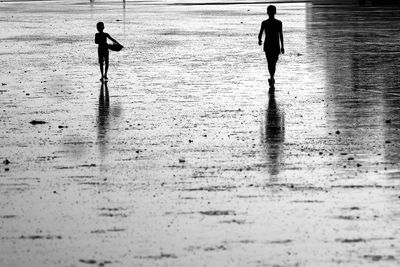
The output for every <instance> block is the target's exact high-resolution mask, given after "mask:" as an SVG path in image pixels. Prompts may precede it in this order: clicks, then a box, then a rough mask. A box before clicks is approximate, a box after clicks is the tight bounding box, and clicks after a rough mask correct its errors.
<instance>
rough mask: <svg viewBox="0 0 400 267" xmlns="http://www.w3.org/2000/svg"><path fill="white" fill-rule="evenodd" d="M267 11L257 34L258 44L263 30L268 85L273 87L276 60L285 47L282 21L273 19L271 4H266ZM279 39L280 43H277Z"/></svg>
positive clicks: (273, 7) (273, 10) (274, 8)
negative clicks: (268, 77) (268, 75)
mask: <svg viewBox="0 0 400 267" xmlns="http://www.w3.org/2000/svg"><path fill="white" fill-rule="evenodd" d="M267 13H268V17H269V18H268V19H267V20H264V21H263V22H262V23H261V29H260V33H259V34H258V44H259V45H261V44H262V41H261V38H262V35H263V32H265V40H264V52H265V56H266V57H267V62H268V71H269V74H270V76H271V78H270V79H268V82H269V85H270V86H271V87H273V86H274V84H275V79H274V76H275V69H276V62H277V61H278V57H279V54H280V53H282V54H284V53H285V49H284V47H283V33H282V22H281V21H280V20H277V19H275V14H276V7H275V6H273V5H270V6H268V8H267ZM279 40H280V44H281V45H279Z"/></svg>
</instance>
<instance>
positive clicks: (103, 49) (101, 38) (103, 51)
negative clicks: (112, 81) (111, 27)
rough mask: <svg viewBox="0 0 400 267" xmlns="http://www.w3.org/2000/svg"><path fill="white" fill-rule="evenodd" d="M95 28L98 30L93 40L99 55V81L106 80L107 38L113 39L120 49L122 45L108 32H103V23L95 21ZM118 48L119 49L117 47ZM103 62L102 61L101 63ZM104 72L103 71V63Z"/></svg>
mask: <svg viewBox="0 0 400 267" xmlns="http://www.w3.org/2000/svg"><path fill="white" fill-rule="evenodd" d="M96 26H97V30H98V31H99V32H98V33H96V35H95V38H94V42H95V43H96V44H98V45H99V47H98V55H99V64H100V72H101V79H100V81H107V80H108V78H107V72H108V56H109V53H108V49H109V48H110V46H109V45H108V43H107V38H108V39H110V40H111V41H113V42H114V43H116V44H118V46H119V47H121V49H122V47H123V46H122V45H121V44H119V43H118V42H117V41H116V40H115V39H113V38H112V37H111V36H110V35H109V34H108V33H105V32H104V23H103V22H98V23H97V25H96ZM119 50H120V49H119ZM103 62H104V63H103ZM104 64H105V66H104V72H103V65H104Z"/></svg>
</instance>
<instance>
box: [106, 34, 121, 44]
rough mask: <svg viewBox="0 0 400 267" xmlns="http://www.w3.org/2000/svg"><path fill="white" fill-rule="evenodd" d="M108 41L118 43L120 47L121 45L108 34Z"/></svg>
mask: <svg viewBox="0 0 400 267" xmlns="http://www.w3.org/2000/svg"><path fill="white" fill-rule="evenodd" d="M107 37H108V39H110V40H111V41H113V42H114V43H117V44H119V45H120V43H118V42H117V40H115V39H114V38H112V37H111V36H110V35H109V34H107Z"/></svg>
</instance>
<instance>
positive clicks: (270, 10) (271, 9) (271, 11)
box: [267, 5, 276, 17]
mask: <svg viewBox="0 0 400 267" xmlns="http://www.w3.org/2000/svg"><path fill="white" fill-rule="evenodd" d="M267 14H268V16H272V17H273V16H275V14H276V7H275V6H274V5H269V6H268V7H267Z"/></svg>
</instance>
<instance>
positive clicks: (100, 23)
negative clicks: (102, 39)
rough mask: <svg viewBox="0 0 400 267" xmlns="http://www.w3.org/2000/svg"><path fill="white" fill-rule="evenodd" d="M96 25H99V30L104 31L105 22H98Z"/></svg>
mask: <svg viewBox="0 0 400 267" xmlns="http://www.w3.org/2000/svg"><path fill="white" fill-rule="evenodd" d="M96 27H97V30H98V31H99V32H102V31H103V30H104V23H103V22H101V21H100V22H97V25H96Z"/></svg>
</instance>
